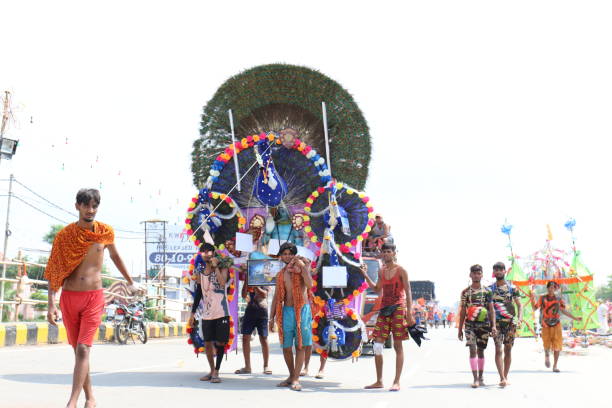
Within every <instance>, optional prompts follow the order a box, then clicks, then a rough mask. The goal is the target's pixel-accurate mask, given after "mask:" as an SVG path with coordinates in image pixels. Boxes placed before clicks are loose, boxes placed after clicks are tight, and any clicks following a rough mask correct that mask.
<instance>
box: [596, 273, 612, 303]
mask: <svg viewBox="0 0 612 408" xmlns="http://www.w3.org/2000/svg"><path fill="white" fill-rule="evenodd" d="M595 298H596V299H603V300H610V301H612V275H609V276H608V284H607V285H604V286H600V287H598V288H597V291H596V292H595Z"/></svg>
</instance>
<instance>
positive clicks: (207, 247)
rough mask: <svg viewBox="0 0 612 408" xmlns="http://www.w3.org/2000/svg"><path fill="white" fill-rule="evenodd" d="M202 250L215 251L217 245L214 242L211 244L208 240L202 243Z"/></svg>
mask: <svg viewBox="0 0 612 408" xmlns="http://www.w3.org/2000/svg"><path fill="white" fill-rule="evenodd" d="M200 251H202V252H208V251H213V252H215V246H214V245H213V244H209V243H208V242H205V243H203V244H202V245H200Z"/></svg>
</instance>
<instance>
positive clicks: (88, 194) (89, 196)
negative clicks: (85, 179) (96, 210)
mask: <svg viewBox="0 0 612 408" xmlns="http://www.w3.org/2000/svg"><path fill="white" fill-rule="evenodd" d="M91 200H93V201H94V203H96V205H100V192H99V191H98V190H96V189H95V188H82V189H80V190H79V191H78V192H77V195H76V202H77V204H89V203H90V202H91Z"/></svg>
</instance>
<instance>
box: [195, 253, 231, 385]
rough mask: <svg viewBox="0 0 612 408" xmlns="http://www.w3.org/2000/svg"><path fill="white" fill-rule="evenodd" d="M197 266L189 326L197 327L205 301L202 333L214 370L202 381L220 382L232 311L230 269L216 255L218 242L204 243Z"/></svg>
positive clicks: (201, 379)
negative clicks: (199, 312) (197, 320)
mask: <svg viewBox="0 0 612 408" xmlns="http://www.w3.org/2000/svg"><path fill="white" fill-rule="evenodd" d="M195 269H196V272H197V276H198V278H199V283H197V284H196V288H195V294H194V298H193V307H192V308H191V316H190V317H189V326H190V327H193V326H194V322H195V312H196V310H197V309H198V306H199V304H200V301H201V300H203V302H202V303H203V305H204V311H203V312H202V335H203V337H204V347H205V349H206V359H207V360H208V365H209V366H210V373H208V374H207V375H205V376H203V377H202V378H200V381H210V382H211V383H213V384H217V383H220V382H221V379H220V378H219V370H220V369H221V362H222V361H223V356H224V355H225V346H226V345H227V343H228V342H229V336H230V310H229V302H228V300H227V288H228V286H229V282H228V277H229V268H227V267H225V265H222V264H221V262H220V260H219V258H217V257H216V256H215V247H214V245H212V244H209V243H208V242H207V243H204V244H202V247H201V253H199V254H198V255H197V256H196V259H195ZM215 354H216V361H215Z"/></svg>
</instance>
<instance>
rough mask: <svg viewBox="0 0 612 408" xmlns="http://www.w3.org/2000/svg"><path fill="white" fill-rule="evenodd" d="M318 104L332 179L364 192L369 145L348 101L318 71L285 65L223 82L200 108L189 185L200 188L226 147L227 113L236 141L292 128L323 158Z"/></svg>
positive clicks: (361, 120) (259, 68) (344, 93)
mask: <svg viewBox="0 0 612 408" xmlns="http://www.w3.org/2000/svg"><path fill="white" fill-rule="evenodd" d="M321 102H325V103H326V105H327V124H328V131H329V138H330V154H331V169H332V177H334V178H336V179H337V180H338V181H342V182H344V183H346V184H348V185H350V186H352V187H354V188H356V189H359V190H363V188H364V187H365V183H366V180H367V177H368V166H369V163H370V154H371V143H370V135H369V131H368V125H367V123H366V120H365V118H364V117H363V115H362V113H361V111H360V110H359V107H358V106H357V104H356V103H355V101H354V100H353V97H352V96H351V95H350V94H349V93H348V92H347V91H346V90H345V89H343V88H342V87H341V86H340V85H339V84H338V83H337V82H336V81H334V80H332V79H330V78H328V77H327V76H325V75H323V74H321V73H320V72H318V71H315V70H312V69H310V68H306V67H300V66H295V65H286V64H270V65H260V66H257V67H254V68H251V69H249V70H246V71H244V72H242V73H240V74H238V75H236V76H234V77H232V78H230V79H228V80H227V81H226V82H225V83H224V84H223V85H221V87H220V88H219V89H218V90H217V92H216V93H215V95H214V96H213V98H212V99H211V100H210V101H209V102H208V103H207V104H206V106H205V107H204V112H203V114H202V121H201V128H200V135H201V137H199V138H198V139H197V140H196V141H195V142H194V144H193V153H192V165H191V169H192V173H193V182H194V184H195V185H196V186H198V188H201V187H203V185H204V183H205V181H206V178H207V177H208V171H209V168H210V166H211V164H212V163H213V161H214V160H215V158H216V157H217V155H218V154H220V153H222V152H223V150H224V149H225V148H226V147H227V146H228V145H229V144H230V143H231V130H230V124H229V119H228V114H227V112H228V110H229V109H232V113H233V116H234V129H235V133H236V140H237V141H239V140H240V139H242V138H243V137H246V136H248V135H253V134H258V133H260V132H266V133H267V132H279V131H280V130H282V129H283V128H285V127H292V128H294V129H296V130H298V132H299V138H300V139H301V140H302V141H304V142H305V143H307V144H310V145H311V146H313V147H314V148H315V149H316V150H317V152H318V153H319V154H320V155H321V156H322V157H325V137H324V132H323V119H322V112H321Z"/></svg>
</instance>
